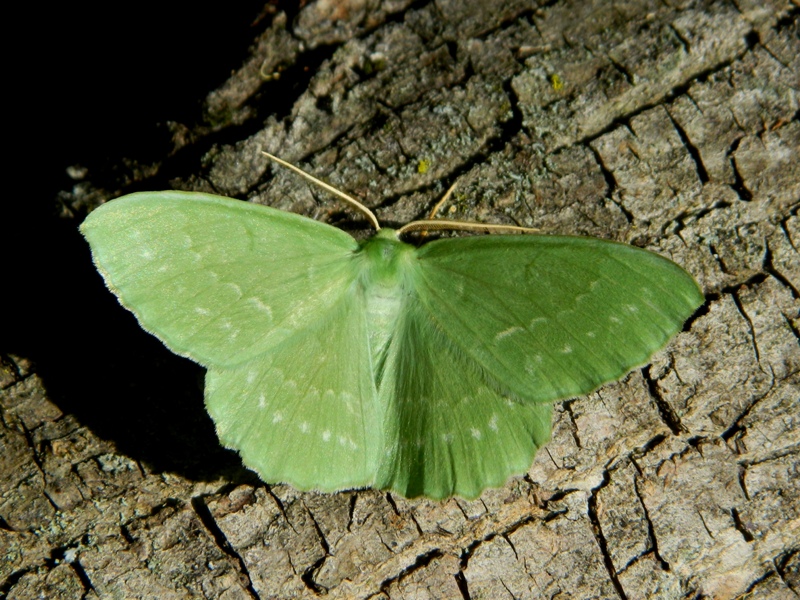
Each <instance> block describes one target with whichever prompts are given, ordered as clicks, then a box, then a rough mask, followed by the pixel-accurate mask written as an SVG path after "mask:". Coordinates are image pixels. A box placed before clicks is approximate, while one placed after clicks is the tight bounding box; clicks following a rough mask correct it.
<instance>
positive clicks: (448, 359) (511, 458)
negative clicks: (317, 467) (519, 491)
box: [375, 298, 552, 499]
mask: <svg viewBox="0 0 800 600" xmlns="http://www.w3.org/2000/svg"><path fill="white" fill-rule="evenodd" d="M385 365H386V367H385V371H384V373H383V377H382V382H381V387H380V390H379V397H380V400H381V405H382V406H384V407H385V410H386V416H387V418H386V419H385V420H384V422H385V423H386V425H385V427H386V442H385V444H386V450H385V452H384V455H383V457H382V462H381V465H380V467H379V470H378V476H377V479H376V482H375V486H376V487H378V488H382V489H390V490H393V491H396V492H398V493H400V494H402V495H403V496H406V497H415V496H426V497H428V498H434V499H440V498H447V497H449V496H453V495H457V496H461V497H464V498H475V497H477V496H478V495H479V494H480V493H481V492H482V491H483V490H484V489H485V488H487V487H496V486H500V485H502V484H503V483H505V481H506V480H507V479H508V478H509V477H510V476H512V475H519V474H522V473H525V472H526V471H527V470H528V469H529V468H530V465H531V462H532V460H533V456H534V454H535V453H536V450H537V448H539V447H540V446H542V445H543V444H544V443H545V442H546V441H547V440H548V439H549V438H550V428H551V425H550V420H551V410H552V405H551V404H545V403H521V402H515V401H512V400H510V399H509V398H507V397H504V396H503V395H502V394H500V393H498V391H497V389H496V388H495V387H494V386H491V385H489V384H487V381H486V379H485V377H484V376H483V373H481V370H480V368H479V367H478V366H477V365H476V364H475V362H474V361H473V360H472V359H471V358H470V357H469V356H467V355H466V354H465V353H464V352H463V351H462V350H461V349H460V348H459V347H458V346H457V345H456V344H454V343H453V341H452V340H451V339H450V338H449V336H447V335H445V333H444V332H443V331H442V330H441V329H440V328H439V327H438V325H437V324H436V323H435V321H433V320H432V319H431V318H430V315H429V314H428V313H427V312H426V310H425V309H424V307H423V306H422V305H421V304H420V303H419V302H418V301H416V300H414V299H413V298H411V299H409V301H407V303H406V310H404V312H403V314H402V316H401V317H400V319H399V322H398V324H397V327H396V330H395V334H394V336H393V338H392V341H391V343H390V346H389V349H388V353H387V358H386V361H385Z"/></svg>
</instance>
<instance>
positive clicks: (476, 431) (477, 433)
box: [469, 427, 481, 440]
mask: <svg viewBox="0 0 800 600" xmlns="http://www.w3.org/2000/svg"><path fill="white" fill-rule="evenodd" d="M469 432H470V433H471V434H472V437H474V438H475V439H476V440H479V439H481V430H480V429H476V428H475V427H473V428H472V429H470V430H469Z"/></svg>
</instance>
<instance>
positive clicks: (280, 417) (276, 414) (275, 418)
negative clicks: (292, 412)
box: [272, 410, 283, 423]
mask: <svg viewBox="0 0 800 600" xmlns="http://www.w3.org/2000/svg"><path fill="white" fill-rule="evenodd" d="M281 421H283V413H282V412H281V411H279V410H276V411H275V412H274V413H273V414H272V422H273V423H280V422H281Z"/></svg>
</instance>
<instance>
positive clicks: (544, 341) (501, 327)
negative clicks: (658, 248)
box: [416, 236, 704, 402]
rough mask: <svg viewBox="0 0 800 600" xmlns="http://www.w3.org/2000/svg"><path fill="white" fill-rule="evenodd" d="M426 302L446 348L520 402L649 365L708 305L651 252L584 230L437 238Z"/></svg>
mask: <svg viewBox="0 0 800 600" xmlns="http://www.w3.org/2000/svg"><path fill="white" fill-rule="evenodd" d="M418 255H419V273H420V277H419V278H418V279H419V280H418V281H417V284H416V285H417V288H418V292H419V297H420V299H421V301H422V303H423V304H424V305H425V309H426V311H427V313H428V314H429V315H430V318H431V319H432V320H433V321H434V322H435V323H436V324H437V325H438V327H440V328H441V330H442V332H443V333H444V337H446V339H447V340H448V342H449V343H451V344H453V345H455V346H457V347H458V348H459V350H460V351H461V352H463V353H464V354H466V355H467V356H469V357H470V358H472V359H473V360H474V361H475V363H477V364H478V365H480V367H481V369H482V370H483V372H484V374H485V376H486V378H487V381H489V382H490V384H491V385H493V386H495V387H496V388H497V389H499V390H501V391H504V392H506V393H510V394H512V395H514V396H516V397H518V398H519V399H524V400H532V401H537V402H545V401H552V400H556V399H558V398H565V397H570V396H576V395H580V394H585V393H588V392H590V391H592V390H593V389H595V388H597V387H598V386H600V385H602V384H603V383H606V382H609V381H613V380H615V379H618V378H619V377H620V376H622V375H624V374H625V373H626V372H628V371H629V370H630V369H632V368H634V367H636V366H639V365H642V364H644V363H646V362H647V360H648V359H649V358H650V356H651V355H652V354H653V352H655V351H656V350H658V349H659V348H660V347H661V346H662V345H663V344H665V343H666V342H667V340H668V339H669V338H670V337H671V336H672V335H673V334H675V333H676V332H678V331H680V329H681V327H682V326H683V323H684V322H685V321H686V319H687V318H689V317H690V316H691V315H692V313H693V312H694V311H695V310H696V309H697V308H698V307H699V306H700V305H701V304H702V303H703V302H704V297H703V294H702V293H701V291H700V289H699V288H698V286H697V284H696V283H695V281H694V280H693V279H692V277H691V276H690V275H689V274H688V273H686V272H685V271H684V270H683V269H681V268H680V267H679V266H677V265H676V264H675V263H673V262H671V261H669V260H667V259H665V258H663V257H661V256H658V255H657V254H654V253H652V252H648V251H645V250H641V249H639V248H634V247H632V246H628V245H625V244H618V243H615V242H609V241H604V240H599V239H595V238H584V237H558V236H504V237H501V236H487V237H471V238H455V239H447V240H439V241H436V242H433V243H431V244H428V245H426V246H423V247H422V248H420V250H419V252H418Z"/></svg>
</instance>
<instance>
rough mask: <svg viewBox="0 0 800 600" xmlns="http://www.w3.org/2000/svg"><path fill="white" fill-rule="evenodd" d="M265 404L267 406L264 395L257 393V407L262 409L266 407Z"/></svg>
mask: <svg viewBox="0 0 800 600" xmlns="http://www.w3.org/2000/svg"><path fill="white" fill-rule="evenodd" d="M266 406H267V398H266V397H265V396H264V394H259V395H258V408H260V409H261V410H264V408H266Z"/></svg>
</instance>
